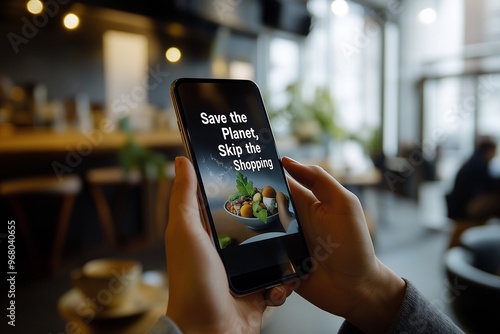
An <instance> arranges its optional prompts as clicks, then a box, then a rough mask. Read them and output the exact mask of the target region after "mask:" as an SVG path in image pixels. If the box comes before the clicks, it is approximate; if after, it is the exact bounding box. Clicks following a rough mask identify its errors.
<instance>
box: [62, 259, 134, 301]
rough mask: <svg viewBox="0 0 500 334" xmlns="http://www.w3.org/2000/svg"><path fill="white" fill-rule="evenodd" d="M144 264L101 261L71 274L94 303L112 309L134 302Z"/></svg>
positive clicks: (112, 260) (114, 260)
mask: <svg viewBox="0 0 500 334" xmlns="http://www.w3.org/2000/svg"><path fill="white" fill-rule="evenodd" d="M141 275H142V265H141V264H140V262H138V261H134V260H122V259H97V260H92V261H90V262H87V263H86V264H85V265H84V266H83V267H82V268H80V269H76V270H74V271H73V272H72V273H71V278H72V281H73V285H74V286H75V287H76V288H77V289H78V290H79V291H80V292H81V293H82V294H83V295H84V296H85V297H86V298H88V299H90V300H91V302H92V303H94V304H97V305H98V306H100V307H101V308H102V309H111V308H116V307H120V306H122V305H124V304H125V303H127V302H129V301H131V300H132V297H133V296H134V294H135V293H136V291H137V287H138V285H139V283H140V282H141Z"/></svg>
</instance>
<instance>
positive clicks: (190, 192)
mask: <svg viewBox="0 0 500 334" xmlns="http://www.w3.org/2000/svg"><path fill="white" fill-rule="evenodd" d="M197 187H198V182H197V179H196V174H195V171H194V168H193V165H192V164H191V162H190V161H189V160H188V159H187V158H185V157H177V158H176V159H175V179H174V184H173V185H172V192H171V195H170V206H169V212H170V214H169V216H170V219H169V223H168V227H167V230H168V228H170V229H172V230H174V229H178V228H179V229H184V228H187V229H188V230H190V231H192V232H195V233H201V232H204V233H205V230H204V229H203V226H202V224H201V221H200V213H199V207H198V202H197V199H196V198H197V197H196V192H197V189H198V188H197ZM205 234H206V233H205Z"/></svg>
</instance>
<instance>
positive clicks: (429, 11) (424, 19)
mask: <svg viewBox="0 0 500 334" xmlns="http://www.w3.org/2000/svg"><path fill="white" fill-rule="evenodd" d="M436 19H437V13H436V10H435V9H434V8H431V7H428V8H425V9H422V10H421V11H420V13H418V20H419V21H420V22H421V23H423V24H432V23H433V22H434V21H436Z"/></svg>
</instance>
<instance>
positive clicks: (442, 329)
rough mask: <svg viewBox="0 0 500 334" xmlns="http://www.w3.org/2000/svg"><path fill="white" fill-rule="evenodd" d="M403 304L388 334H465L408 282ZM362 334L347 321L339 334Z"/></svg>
mask: <svg viewBox="0 0 500 334" xmlns="http://www.w3.org/2000/svg"><path fill="white" fill-rule="evenodd" d="M405 281H406V286H407V288H406V294H405V298H404V300H403V304H402V305H401V308H400V310H399V312H398V315H397V316H396V319H395V320H394V323H393V324H392V327H391V329H390V330H389V332H388V333H390V334H407V333H426V334H428V333H431V334H433V333H436V334H438V333H440V334H441V333H463V332H462V330H460V328H458V327H457V326H456V325H455V324H454V323H453V322H452V321H451V320H450V319H449V318H448V317H447V316H446V315H444V314H443V313H442V312H441V311H439V310H438V309H437V308H436V307H434V306H433V305H432V304H431V303H430V302H428V301H427V300H426V299H425V298H424V297H423V296H422V295H421V294H420V292H418V290H417V289H416V288H415V287H414V286H413V285H412V284H411V283H410V282H408V281H407V280H405ZM354 333H362V332H361V331H360V330H359V329H358V328H356V327H354V326H353V325H352V324H350V323H349V322H347V321H345V322H344V324H343V325H342V327H341V328H340V330H339V334H354Z"/></svg>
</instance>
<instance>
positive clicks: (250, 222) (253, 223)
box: [224, 201, 278, 230]
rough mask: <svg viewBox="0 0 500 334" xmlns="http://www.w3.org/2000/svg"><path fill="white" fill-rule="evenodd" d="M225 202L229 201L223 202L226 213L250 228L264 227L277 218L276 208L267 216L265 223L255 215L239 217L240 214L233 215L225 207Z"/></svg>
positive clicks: (260, 228)
mask: <svg viewBox="0 0 500 334" xmlns="http://www.w3.org/2000/svg"><path fill="white" fill-rule="evenodd" d="M227 203H229V201H226V203H224V210H226V212H227V213H229V214H230V215H231V216H233V217H234V218H236V220H238V221H239V222H240V223H243V224H245V225H246V226H247V227H249V228H251V229H252V230H262V229H265V228H267V227H269V225H271V223H272V222H274V221H275V220H276V219H277V218H278V209H276V211H275V213H274V214H273V215H270V216H267V221H266V223H264V222H263V221H262V220H260V219H259V218H255V217H252V218H246V217H241V216H238V215H235V214H234V213H232V212H230V211H229V210H228V209H227Z"/></svg>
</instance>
